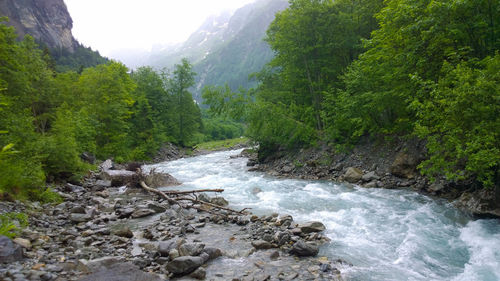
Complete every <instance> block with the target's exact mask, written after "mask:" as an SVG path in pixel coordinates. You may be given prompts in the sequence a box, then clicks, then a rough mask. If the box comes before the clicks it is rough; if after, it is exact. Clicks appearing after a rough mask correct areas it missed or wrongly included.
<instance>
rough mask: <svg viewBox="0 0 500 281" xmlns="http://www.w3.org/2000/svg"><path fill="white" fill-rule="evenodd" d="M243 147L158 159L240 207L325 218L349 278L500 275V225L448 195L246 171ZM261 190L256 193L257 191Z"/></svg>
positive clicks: (334, 253) (331, 248)
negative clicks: (466, 210)
mask: <svg viewBox="0 0 500 281" xmlns="http://www.w3.org/2000/svg"><path fill="white" fill-rule="evenodd" d="M240 151H241V150H239V151H226V152H218V153H214V154H210V155H204V156H199V157H194V158H187V159H181V160H178V161H173V162H169V163H161V164H157V165H153V166H151V167H149V168H154V167H155V168H157V169H159V170H160V171H165V172H168V173H170V174H172V175H173V176H174V177H176V178H177V179H179V180H180V181H181V182H184V184H183V185H181V186H179V187H178V188H179V189H201V188H223V189H224V190H225V191H224V193H223V194H222V196H223V197H225V198H226V199H227V200H228V201H229V202H230V206H231V207H233V208H236V209H242V208H252V212H254V213H256V214H259V215H260V214H269V213H271V212H277V213H280V214H291V215H292V216H293V217H294V220H295V221H297V222H305V221H321V222H323V223H324V224H325V226H326V227H327V230H326V231H325V235H327V236H328V237H329V238H330V239H332V242H331V243H329V244H327V245H325V246H323V247H322V248H321V253H320V254H321V255H326V256H328V257H330V258H332V259H336V258H341V259H343V260H346V261H347V262H349V263H352V266H342V267H341V268H340V270H341V272H342V274H343V276H344V277H345V279H346V280H415V281H424V280H425V281H427V280H450V281H462V280H463V281H466V280H467V281H476V280H477V281H483V280H485V281H490V280H495V281H496V280H500V224H499V221H498V220H490V221H488V220H477V221H470V218H468V217H467V216H465V215H464V214H462V213H461V212H460V211H458V210H456V209H455V208H454V207H453V206H452V205H451V204H449V203H447V202H444V201H442V200H434V199H432V198H429V197H426V196H422V195H420V194H418V193H416V192H411V191H406V190H388V189H366V188H362V187H359V186H351V185H349V186H347V185H342V184H335V183H332V182H325V181H306V180H295V179H278V178H273V177H270V176H267V175H264V174H263V173H258V172H248V171H247V169H248V168H247V167H246V160H245V159H244V158H236V159H229V156H230V155H236V154H239V152H240ZM255 188H259V189H260V190H261V191H260V192H258V193H256V194H254V192H253V189H255Z"/></svg>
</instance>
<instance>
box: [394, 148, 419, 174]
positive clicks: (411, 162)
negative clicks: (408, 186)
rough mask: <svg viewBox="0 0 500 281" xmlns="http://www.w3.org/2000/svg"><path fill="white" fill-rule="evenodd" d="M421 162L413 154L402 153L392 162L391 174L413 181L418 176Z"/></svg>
mask: <svg viewBox="0 0 500 281" xmlns="http://www.w3.org/2000/svg"><path fill="white" fill-rule="evenodd" d="M418 163H419V160H418V159H417V157H415V156H414V155H412V154H409V153H405V152H400V153H398V154H397V155H396V158H395V159H394V162H392V165H391V168H390V171H391V174H393V175H395V176H397V177H400V178H406V179H412V178H414V177H415V176H416V175H417V165H418Z"/></svg>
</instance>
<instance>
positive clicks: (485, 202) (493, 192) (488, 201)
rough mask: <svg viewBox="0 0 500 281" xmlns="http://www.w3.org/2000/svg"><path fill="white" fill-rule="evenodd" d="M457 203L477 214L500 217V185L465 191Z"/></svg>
mask: <svg viewBox="0 0 500 281" xmlns="http://www.w3.org/2000/svg"><path fill="white" fill-rule="evenodd" d="M455 205H456V206H457V207H459V208H464V209H466V210H469V211H471V212H472V213H473V214H475V215H479V216H495V217H500V187H496V188H483V189H481V190H478V191H475V192H464V193H463V194H462V195H461V196H460V198H459V199H458V200H457V201H456V202H455Z"/></svg>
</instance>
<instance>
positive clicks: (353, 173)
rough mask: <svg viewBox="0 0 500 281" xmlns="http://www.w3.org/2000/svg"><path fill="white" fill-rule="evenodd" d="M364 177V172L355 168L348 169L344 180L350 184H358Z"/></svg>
mask: <svg viewBox="0 0 500 281" xmlns="http://www.w3.org/2000/svg"><path fill="white" fill-rule="evenodd" d="M362 177H363V172H362V171H361V170H360V169H358V168H355V167H349V168H347V171H346V172H345V174H344V180H345V181H347V182H350V183H357V182H358V181H360V180H361V178H362Z"/></svg>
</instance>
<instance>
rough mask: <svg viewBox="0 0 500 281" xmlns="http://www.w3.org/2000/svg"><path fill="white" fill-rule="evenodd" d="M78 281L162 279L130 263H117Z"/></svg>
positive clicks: (151, 280) (157, 280) (144, 280)
mask: <svg viewBox="0 0 500 281" xmlns="http://www.w3.org/2000/svg"><path fill="white" fill-rule="evenodd" d="M78 281H162V279H161V278H160V277H158V276H156V275H154V274H151V273H146V272H144V271H142V270H140V269H139V268H138V267H137V266H135V265H134V264H132V263H117V264H113V265H111V266H109V267H104V268H101V269H99V270H98V271H96V272H94V273H92V274H89V275H87V276H85V277H82V278H80V279H78Z"/></svg>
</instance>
